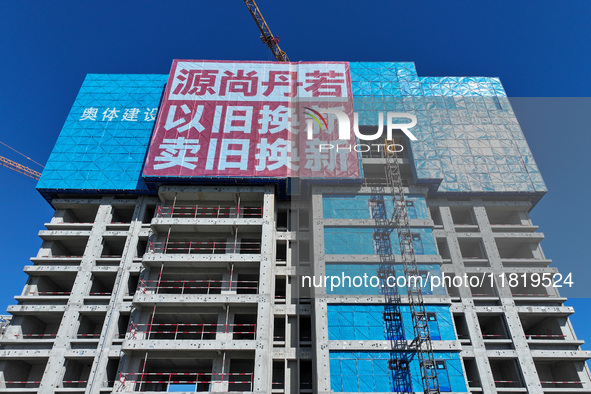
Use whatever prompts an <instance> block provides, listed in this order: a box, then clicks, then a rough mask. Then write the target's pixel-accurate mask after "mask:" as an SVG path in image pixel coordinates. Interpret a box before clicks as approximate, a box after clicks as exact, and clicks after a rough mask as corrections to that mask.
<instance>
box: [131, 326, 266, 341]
mask: <svg viewBox="0 0 591 394" xmlns="http://www.w3.org/2000/svg"><path fill="white" fill-rule="evenodd" d="M218 333H220V334H224V333H227V334H233V335H234V336H237V337H238V338H234V339H255V337H256V324H254V323H253V324H215V323H209V324H208V323H150V324H136V323H133V324H131V325H130V326H129V334H130V335H129V336H130V339H169V340H177V339H179V340H180V339H193V340H195V339H199V340H212V339H215V338H216V335H217V334H218ZM240 337H243V338H240Z"/></svg>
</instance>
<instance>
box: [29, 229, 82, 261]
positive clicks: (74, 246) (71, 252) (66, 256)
mask: <svg viewBox="0 0 591 394" xmlns="http://www.w3.org/2000/svg"><path fill="white" fill-rule="evenodd" d="M42 238H43V244H42V245H41V248H40V250H39V253H38V255H37V259H35V260H39V259H43V260H45V259H51V260H59V261H60V262H61V263H62V264H63V263H65V262H68V263H70V264H76V263H77V264H79V263H80V259H82V255H84V250H85V249H86V245H87V243H88V235H80V236H75V237H69V236H59V237H58V236H49V235H42ZM57 238H59V239H57ZM35 260H34V261H35ZM48 263H49V262H47V261H46V262H45V264H48Z"/></svg>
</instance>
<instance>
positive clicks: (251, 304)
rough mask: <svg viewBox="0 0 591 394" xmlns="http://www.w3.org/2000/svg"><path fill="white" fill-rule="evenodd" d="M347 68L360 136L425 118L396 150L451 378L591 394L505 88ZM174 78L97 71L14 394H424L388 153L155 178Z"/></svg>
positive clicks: (11, 345) (5, 378)
mask: <svg viewBox="0 0 591 394" xmlns="http://www.w3.org/2000/svg"><path fill="white" fill-rule="evenodd" d="M350 74H351V75H350V78H351V82H352V94H353V100H354V108H355V111H356V112H357V113H358V117H359V125H360V126H362V127H366V128H370V127H375V126H376V125H377V122H376V117H375V113H376V112H379V111H384V112H385V111H399V112H402V111H403V112H411V113H413V114H415V115H416V117H417V119H418V125H417V129H413V130H415V133H416V135H417V137H418V141H409V140H408V138H405V137H403V133H402V132H400V131H396V132H395V135H394V140H395V141H397V142H398V143H400V144H402V145H403V146H404V150H403V151H402V153H400V154H398V155H397V156H396V157H395V158H394V160H396V161H397V163H398V165H399V167H400V172H401V176H402V178H403V179H404V195H405V201H404V206H405V208H404V209H405V212H406V214H407V215H408V218H409V223H410V229H411V230H410V231H411V233H412V244H413V250H414V255H415V258H416V265H417V268H418V272H419V273H420V275H421V277H422V278H431V282H425V283H426V284H425V285H424V286H421V287H422V294H423V297H424V303H425V307H424V308H425V311H426V320H427V321H428V327H429V333H430V338H431V341H430V342H431V345H432V348H433V352H432V354H433V359H434V363H433V366H432V368H434V370H435V373H436V376H437V381H438V390H439V391H440V392H453V393H497V392H498V393H558V392H560V393H587V392H591V375H590V373H589V370H588V368H587V366H586V364H585V361H586V360H587V359H589V358H590V356H591V355H590V354H589V352H587V351H583V350H581V348H580V346H581V344H582V343H583V342H582V341H580V340H578V339H577V337H576V335H575V332H574V330H573V328H572V326H571V324H570V322H569V316H570V315H571V314H572V313H574V311H573V309H572V308H570V307H568V306H564V302H565V300H566V299H565V298H563V297H560V295H559V293H558V291H557V288H556V287H554V286H553V285H552V284H550V285H548V284H547V283H546V284H545V285H544V284H542V281H543V280H546V279H545V278H548V277H550V278H553V279H554V280H555V281H563V282H564V281H568V280H570V279H568V276H567V275H566V274H565V275H563V276H560V277H559V276H558V275H557V274H558V271H557V269H556V268H554V267H550V264H551V260H549V259H547V258H546V257H545V255H544V253H543V251H542V249H541V246H540V242H541V241H542V239H543V238H544V236H543V234H542V233H541V232H538V227H537V226H536V225H535V224H534V223H532V221H531V220H530V218H529V212H530V210H531V209H532V208H533V207H534V206H535V204H536V203H537V202H538V201H539V199H540V198H541V197H542V196H543V195H544V193H545V191H546V189H545V185H544V183H543V180H542V178H541V176H540V174H539V171H538V170H537V167H536V165H535V162H534V161H533V157H532V156H531V152H530V151H529V148H528V147H527V143H526V142H525V138H524V136H523V133H522V132H521V129H520V128H519V125H518V123H517V121H516V119H515V115H514V114H513V111H512V109H511V107H510V104H509V102H508V100H507V98H506V97H505V94H504V92H503V90H502V86H501V85H500V82H499V81H498V80H497V79H494V78H451V77H446V78H433V77H418V76H417V74H416V71H415V70H414V65H413V64H412V63H350ZM165 82H166V76H161V75H89V76H87V78H86V80H85V82H84V84H83V86H82V88H81V91H80V93H79V95H78V98H77V100H76V103H75V104H74V106H73V108H72V111H71V112H70V114H69V116H68V120H67V121H66V124H65V126H64V129H63V130H62V132H61V134H60V136H59V138H58V141H57V143H56V147H55V148H54V151H53V153H52V155H51V157H50V159H49V162H48V164H47V166H46V170H45V171H44V173H43V176H42V178H41V180H40V182H39V184H38V189H39V191H40V192H41V193H42V194H43V195H44V196H45V197H46V199H47V200H48V202H49V203H50V204H51V205H52V206H53V207H54V208H55V214H54V216H53V218H52V219H51V220H50V221H49V222H48V223H46V224H45V227H46V230H43V231H41V232H40V233H39V236H40V238H41V240H42V245H41V247H40V249H39V252H38V253H37V255H36V256H35V257H33V258H32V259H31V261H32V265H28V266H26V267H25V272H26V273H27V275H28V276H29V280H28V281H27V283H26V285H25V287H24V289H23V292H22V294H21V295H19V296H17V297H16V301H17V305H14V306H10V307H9V309H8V312H9V313H10V314H11V315H12V316H11V318H10V319H5V320H6V322H7V324H4V325H5V327H4V328H2V330H3V331H0V392H2V393H26V392H38V393H66V392H67V393H92V394H94V393H119V392H196V391H205V392H255V393H329V392H360V393H368V392H424V390H425V388H424V387H423V381H422V379H421V368H422V366H421V365H419V361H418V358H417V357H416V355H417V348H416V346H415V345H414V343H415V336H414V332H413V316H412V313H411V310H410V309H409V301H410V299H409V297H410V296H409V295H408V292H407V291H406V290H405V286H402V285H399V286H397V287H396V295H397V297H398V299H399V301H398V302H397V303H396V304H395V305H393V304H392V303H391V302H389V301H387V298H385V297H384V290H383V284H384V278H383V277H382V276H380V275H381V270H382V269H383V268H381V267H383V260H382V258H383V255H384V245H387V253H386V254H388V255H391V256H393V259H394V263H393V264H392V267H391V268H390V270H391V272H392V273H395V274H396V277H402V278H406V272H405V270H404V268H403V266H402V264H401V263H400V261H401V246H400V240H399V239H398V236H397V235H396V232H395V231H392V229H391V228H386V227H384V220H385V219H386V218H388V217H390V216H392V215H393V214H394V211H395V205H396V204H397V200H396V198H394V197H393V190H392V187H393V185H392V184H391V183H390V182H389V180H388V176H387V174H385V173H384V171H385V168H386V167H385V163H386V156H387V155H388V153H384V151H383V150H381V151H380V150H375V149H370V150H368V151H361V152H359V161H360V169H361V172H362V174H363V176H362V177H360V178H359V179H354V180H343V179H338V180H334V179H331V180H322V181H319V180H306V179H296V178H294V179H279V178H277V179H270V178H258V179H256V178H255V179H253V178H246V177H244V178H241V177H229V178H211V177H209V178H200V177H195V178H194V179H179V178H174V177H169V178H159V179H149V178H146V177H142V165H143V163H144V160H145V157H146V151H147V148H148V143H149V140H150V136H151V134H152V132H153V128H154V122H155V120H156V112H157V110H158V108H159V107H160V98H161V96H162V92H163V89H164V84H165ZM114 108H119V118H118V119H115V118H111V119H109V118H108V114H109V113H110V114H112V113H113V112H112V111H111V112H109V110H112V109H114ZM132 108H134V109H138V111H134V112H130V111H129V110H130V109H132ZM94 109H96V110H97V111H94ZM139 109H141V111H139ZM103 110H104V112H103ZM155 110H156V111H155ZM125 113H135V115H136V120H135V121H132V120H130V117H129V116H128V117H127V120H125V119H124V116H123V115H124V114H125ZM138 114H139V115H140V116H139V117H138ZM93 115H94V120H92V119H91V118H92V116H93ZM130 116H131V115H130ZM101 117H102V120H101ZM384 146H385V145H384ZM335 157H338V156H335ZM326 160H329V159H326ZM445 276H447V277H448V278H449V281H448V282H446V281H445V280H444V279H443V278H444V277H445ZM327 277H328V279H326V278H327ZM364 277H368V278H371V277H376V278H377V281H374V282H372V281H371V279H369V282H368V281H367V279H366V280H365V283H363V284H362V285H359V286H358V285H357V283H356V281H357V280H358V279H356V278H360V279H359V280H361V279H363V278H364ZM435 277H437V278H440V281H439V284H440V285H439V286H431V285H430V284H429V283H433V278H435ZM334 278H337V279H338V281H339V283H338V286H337V283H336V280H337V279H334ZM453 278H459V279H462V280H463V282H462V283H460V281H459V280H453ZM546 281H547V280H546ZM0 321H2V320H0Z"/></svg>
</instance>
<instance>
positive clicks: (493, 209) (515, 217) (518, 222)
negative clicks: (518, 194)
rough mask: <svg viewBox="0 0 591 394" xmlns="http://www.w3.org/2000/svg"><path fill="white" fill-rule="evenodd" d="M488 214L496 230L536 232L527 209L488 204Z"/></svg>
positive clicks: (492, 226) (493, 229)
mask: <svg viewBox="0 0 591 394" xmlns="http://www.w3.org/2000/svg"><path fill="white" fill-rule="evenodd" d="M486 214H487V216H488V221H489V223H490V226H491V229H492V231H494V232H535V231H536V230H537V229H538V226H533V225H532V224H531V220H530V219H529V215H528V213H527V211H526V210H523V209H517V208H515V207H510V206H508V207H504V206H487V207H486Z"/></svg>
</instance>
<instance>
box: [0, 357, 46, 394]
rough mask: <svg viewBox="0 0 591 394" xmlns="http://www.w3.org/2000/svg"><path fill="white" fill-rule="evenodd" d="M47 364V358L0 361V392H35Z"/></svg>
mask: <svg viewBox="0 0 591 394" xmlns="http://www.w3.org/2000/svg"><path fill="white" fill-rule="evenodd" d="M46 366H47V358H45V357H30V358H27V359H11V360H6V359H4V360H2V361H0V370H1V371H2V373H3V375H4V376H3V379H0V392H5V393H12V392H29V393H31V392H36V390H35V389H36V388H38V387H39V385H40V384H41V378H42V377H43V373H44V372H45V368H46Z"/></svg>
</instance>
